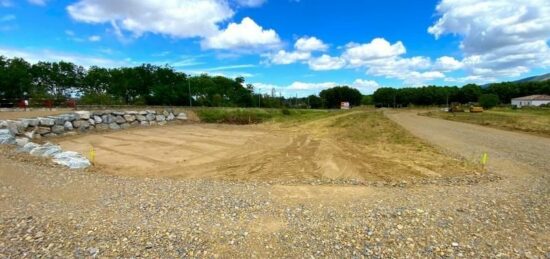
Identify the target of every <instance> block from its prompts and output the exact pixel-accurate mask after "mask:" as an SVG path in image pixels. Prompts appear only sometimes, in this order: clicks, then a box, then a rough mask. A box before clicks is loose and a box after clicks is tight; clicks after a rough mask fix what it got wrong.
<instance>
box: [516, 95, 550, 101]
mask: <svg viewBox="0 0 550 259" xmlns="http://www.w3.org/2000/svg"><path fill="white" fill-rule="evenodd" d="M512 100H517V101H550V95H544V94H536V95H529V96H524V97H518V98H512Z"/></svg>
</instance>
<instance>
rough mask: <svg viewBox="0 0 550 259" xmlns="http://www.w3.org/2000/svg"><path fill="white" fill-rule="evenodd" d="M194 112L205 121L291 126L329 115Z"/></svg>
mask: <svg viewBox="0 0 550 259" xmlns="http://www.w3.org/2000/svg"><path fill="white" fill-rule="evenodd" d="M195 112H196V114H197V116H199V118H200V120H201V121H203V122H206V123H226V124H239V125H245V124H258V123H264V122H278V123H282V124H284V125H286V126H291V125H293V124H296V123H302V122H305V121H309V120H314V119H316V118H321V117H324V116H328V115H330V114H329V113H330V112H328V111H326V110H306V109H259V108H198V109H195Z"/></svg>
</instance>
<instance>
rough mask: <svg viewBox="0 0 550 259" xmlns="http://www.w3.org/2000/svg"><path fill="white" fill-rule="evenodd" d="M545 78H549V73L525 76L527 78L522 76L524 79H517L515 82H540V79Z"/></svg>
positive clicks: (544, 79)
mask: <svg viewBox="0 0 550 259" xmlns="http://www.w3.org/2000/svg"><path fill="white" fill-rule="evenodd" d="M546 80H550V73H547V74H544V75H539V76H532V77H527V78H524V79H520V80H517V81H515V82H518V83H523V82H542V81H546Z"/></svg>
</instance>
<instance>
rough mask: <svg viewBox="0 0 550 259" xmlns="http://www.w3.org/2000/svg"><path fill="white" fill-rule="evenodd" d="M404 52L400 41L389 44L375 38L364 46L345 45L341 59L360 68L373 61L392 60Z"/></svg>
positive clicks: (355, 44)
mask: <svg viewBox="0 0 550 259" xmlns="http://www.w3.org/2000/svg"><path fill="white" fill-rule="evenodd" d="M406 52H407V50H406V49H405V46H404V45H403V43H402V42H401V41H398V42H396V43H394V44H390V43H389V42H388V41H387V40H385V39H382V38H376V39H373V40H372V41H371V42H370V43H366V44H357V43H349V44H347V45H346V51H345V52H344V54H343V58H344V59H346V60H347V61H348V63H349V64H350V65H351V66H362V65H365V64H366V63H368V62H371V61H373V60H380V59H388V58H393V57H397V56H399V55H402V54H405V53H406Z"/></svg>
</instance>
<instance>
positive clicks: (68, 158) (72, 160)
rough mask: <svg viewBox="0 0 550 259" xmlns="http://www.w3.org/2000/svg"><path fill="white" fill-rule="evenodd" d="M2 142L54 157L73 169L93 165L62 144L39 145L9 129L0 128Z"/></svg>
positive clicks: (19, 149)
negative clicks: (64, 147)
mask: <svg viewBox="0 0 550 259" xmlns="http://www.w3.org/2000/svg"><path fill="white" fill-rule="evenodd" d="M0 144H13V145H17V147H18V149H17V150H18V151H19V152H25V153H29V154H31V155H33V156H40V157H48V158H52V159H53V162H54V163H56V164H60V165H64V166H67V167H69V168H71V169H82V168H87V167H89V166H90V165H91V163H90V161H89V160H88V159H87V158H86V157H84V156H82V155H81V154H79V153H76V152H72V151H65V152H64V151H63V150H62V149H61V147H60V146H58V145H54V144H52V143H46V144H44V145H39V144H36V143H33V142H30V141H29V139H28V138H16V137H15V136H14V134H13V133H12V132H11V131H10V130H9V129H1V130H0Z"/></svg>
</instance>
